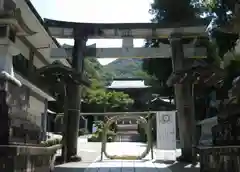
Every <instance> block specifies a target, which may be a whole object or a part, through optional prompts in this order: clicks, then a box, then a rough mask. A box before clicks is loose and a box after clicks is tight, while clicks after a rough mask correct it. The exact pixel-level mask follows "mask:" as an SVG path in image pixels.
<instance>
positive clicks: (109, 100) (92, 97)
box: [84, 88, 134, 112]
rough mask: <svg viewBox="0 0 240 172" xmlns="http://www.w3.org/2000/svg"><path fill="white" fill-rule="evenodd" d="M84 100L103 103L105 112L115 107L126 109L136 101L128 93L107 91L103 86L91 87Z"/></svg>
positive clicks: (94, 103) (90, 102) (88, 102)
mask: <svg viewBox="0 0 240 172" xmlns="http://www.w3.org/2000/svg"><path fill="white" fill-rule="evenodd" d="M84 101H85V103H87V104H92V105H101V107H102V110H103V111H104V112H105V111H107V110H108V111H109V110H112V109H115V108H118V109H122V110H126V109H128V108H129V106H131V105H132V104H133V103H134V101H133V100H132V99H131V98H130V97H129V95H128V94H125V93H123V92H116V91H107V90H105V89H103V88H98V89H91V88H90V89H89V90H88V94H87V96H86V97H85V99H84Z"/></svg>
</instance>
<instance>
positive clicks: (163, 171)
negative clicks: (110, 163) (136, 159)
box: [54, 167, 180, 172]
mask: <svg viewBox="0 0 240 172" xmlns="http://www.w3.org/2000/svg"><path fill="white" fill-rule="evenodd" d="M133 169H134V170H133ZM157 170H158V171H159V172H171V171H170V170H169V169H167V168H158V169H157ZM100 171H101V172H130V171H135V172H138V171H139V172H140V171H141V172H156V168H151V167H135V168H134V167H94V168H91V167H90V168H88V169H87V168H61V169H60V168H59V169H55V170H54V172H100ZM179 172H180V171H179Z"/></svg>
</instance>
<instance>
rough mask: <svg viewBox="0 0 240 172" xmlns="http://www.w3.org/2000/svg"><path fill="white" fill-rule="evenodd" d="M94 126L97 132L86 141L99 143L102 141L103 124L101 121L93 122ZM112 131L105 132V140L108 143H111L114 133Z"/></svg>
mask: <svg viewBox="0 0 240 172" xmlns="http://www.w3.org/2000/svg"><path fill="white" fill-rule="evenodd" d="M94 125H95V126H96V128H97V130H96V132H94V133H93V134H92V136H91V137H90V138H89V139H88V141H90V142H100V141H102V135H103V129H104V122H103V121H95V122H94ZM113 130H114V129H112V130H110V129H109V130H108V131H107V140H108V141H109V142H111V141H113V140H114V138H115V136H116V133H115V132H114V131H113Z"/></svg>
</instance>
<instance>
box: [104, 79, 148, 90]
mask: <svg viewBox="0 0 240 172" xmlns="http://www.w3.org/2000/svg"><path fill="white" fill-rule="evenodd" d="M148 87H149V86H147V85H145V84H144V80H116V81H113V82H112V83H111V85H110V86H108V87H107V88H116V89H124V88H148Z"/></svg>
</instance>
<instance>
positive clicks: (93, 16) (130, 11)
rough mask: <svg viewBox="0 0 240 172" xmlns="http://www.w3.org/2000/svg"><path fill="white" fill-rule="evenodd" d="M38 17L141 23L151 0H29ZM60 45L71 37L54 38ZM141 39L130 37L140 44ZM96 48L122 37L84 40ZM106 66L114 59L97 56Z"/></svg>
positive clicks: (117, 43) (113, 43) (115, 44)
mask: <svg viewBox="0 0 240 172" xmlns="http://www.w3.org/2000/svg"><path fill="white" fill-rule="evenodd" d="M31 2H32V4H33V5H34V7H35V8H36V9H37V11H38V13H39V14H40V15H41V17H42V18H49V19H55V20H62V21H72V22H88V23H91V22H92V23H144V22H150V19H151V15H150V14H149V12H148V11H149V8H150V4H151V2H152V0H31ZM58 41H59V42H60V44H63V43H67V44H71V45H73V40H66V39H58ZM143 42H144V40H134V46H135V47H140V46H142V45H143ZM93 43H96V44H97V47H99V48H100V47H102V48H107V47H121V45H122V40H116V39H115V40H106V39H105V40H103V39H101V40H99V39H98V40H93V39H92V40H88V42H87V44H93ZM98 60H99V62H100V63H101V64H102V65H106V64H108V63H110V62H112V61H113V60H115V59H110V58H105V59H98Z"/></svg>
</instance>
